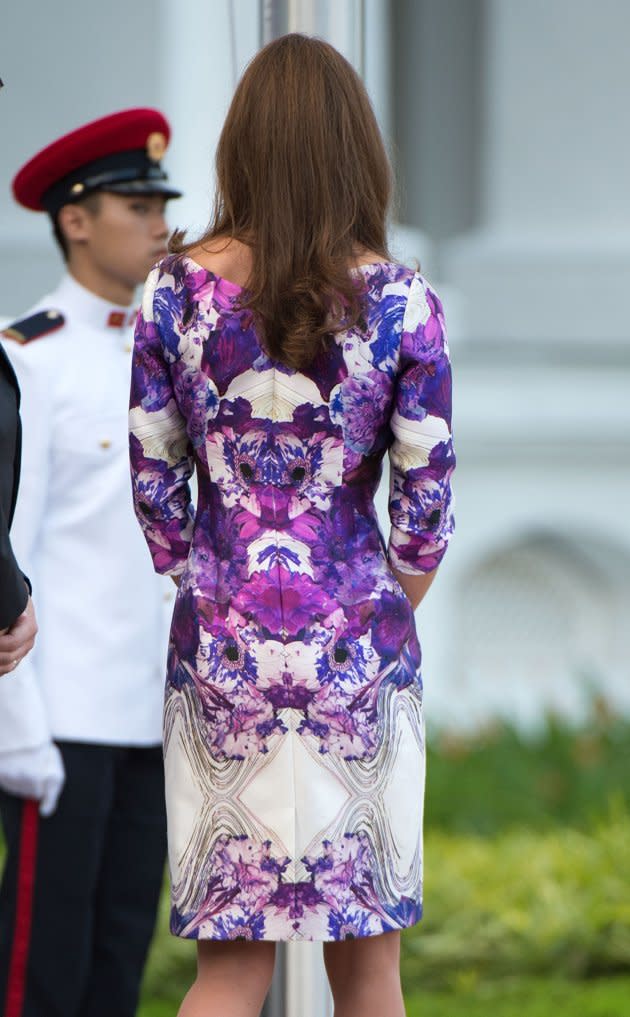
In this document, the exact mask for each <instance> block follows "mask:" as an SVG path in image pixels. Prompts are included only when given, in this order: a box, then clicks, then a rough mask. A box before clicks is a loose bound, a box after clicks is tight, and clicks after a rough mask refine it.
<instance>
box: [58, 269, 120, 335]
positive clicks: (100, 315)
mask: <svg viewBox="0 0 630 1017" xmlns="http://www.w3.org/2000/svg"><path fill="white" fill-rule="evenodd" d="M51 296H52V298H53V299H55V300H58V301H59V303H60V304H62V305H65V306H67V307H68V309H72V317H73V319H76V320H79V321H82V322H84V323H85V324H86V325H90V326H91V327H92V328H97V329H103V330H105V329H107V330H108V331H110V330H111V331H112V332H113V333H114V334H115V333H117V332H120V331H121V329H125V328H128V327H129V326H130V325H133V324H134V322H135V318H136V308H135V307H134V306H133V305H131V304H130V305H129V306H127V307H123V306H121V305H120V304H112V303H110V301H109V300H104V299H103V297H99V296H97V295H96V293H92V291H91V290H88V289H86V288H85V286H82V285H81V283H79V282H77V280H76V279H75V278H74V276H72V275H70V273H69V272H68V273H66V275H64V277H63V279H62V280H61V282H60V284H59V286H58V287H57V289H56V290H55V292H54V293H52V294H51Z"/></svg>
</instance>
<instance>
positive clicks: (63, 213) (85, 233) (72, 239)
mask: <svg viewBox="0 0 630 1017" xmlns="http://www.w3.org/2000/svg"><path fill="white" fill-rule="evenodd" d="M91 218H92V216H91V215H90V213H89V211H88V210H87V208H82V207H81V205H64V206H63V208H60V209H59V214H58V216H57V221H58V223H59V226H60V229H61V230H62V232H63V235H64V237H65V238H66V240H67V241H68V243H70V244H82V243H85V241H86V240H88V239H89V235H90V220H91Z"/></svg>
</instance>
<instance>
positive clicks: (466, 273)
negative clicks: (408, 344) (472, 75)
mask: <svg viewBox="0 0 630 1017" xmlns="http://www.w3.org/2000/svg"><path fill="white" fill-rule="evenodd" d="M486 10H487V18H486V22H485V24H486V40H485V58H484V64H483V68H484V82H483V89H482V105H483V109H482V111H481V117H480V122H481V130H482V132H483V137H482V145H481V152H482V166H481V174H480V178H481V188H482V193H481V202H480V212H481V216H480V222H479V225H478V228H477V229H476V230H475V231H474V232H473V233H471V234H470V235H469V236H467V237H464V238H460V239H459V240H458V241H457V242H456V243H454V244H453V245H452V247H451V249H450V252H449V255H448V256H447V258H446V260H445V261H444V268H445V276H446V277H447V278H448V279H449V282H452V283H454V284H455V285H457V287H458V288H460V289H461V291H462V293H463V294H464V295H465V297H466V298H467V300H466V317H467V328H466V331H467V334H468V335H469V336H471V337H473V338H480V339H491V340H501V341H502V340H513V341H517V342H519V341H529V340H531V338H532V337H539V338H540V339H545V340H551V339H553V341H554V342H558V341H562V340H566V341H567V342H569V343H574V342H576V341H580V340H583V341H588V340H591V339H593V338H594V337H599V338H606V339H608V340H620V341H621V340H623V339H624V338H625V337H626V336H627V317H628V316H627V280H628V276H629V270H630V181H629V179H628V171H627V168H628V165H629V163H630V133H629V132H628V131H627V130H625V128H624V124H625V123H626V120H627V96H628V93H629V91H630V64H629V63H628V60H627V40H628V32H629V31H630V7H629V6H628V4H627V2H626V0H601V2H600V3H599V4H598V6H597V9H596V12H595V11H594V9H593V5H592V3H591V2H590V0H554V2H553V3H549V2H548V0H528V2H527V3H522V2H521V0H488V2H487V8H486ZM489 303H491V304H492V308H493V313H492V316H491V317H490V316H489V315H488V313H487V307H488V306H489Z"/></svg>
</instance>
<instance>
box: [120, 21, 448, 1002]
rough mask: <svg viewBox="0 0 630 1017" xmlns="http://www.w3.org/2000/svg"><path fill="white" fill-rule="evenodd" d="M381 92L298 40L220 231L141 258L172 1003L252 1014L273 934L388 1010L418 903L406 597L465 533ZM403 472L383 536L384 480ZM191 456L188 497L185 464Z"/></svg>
mask: <svg viewBox="0 0 630 1017" xmlns="http://www.w3.org/2000/svg"><path fill="white" fill-rule="evenodd" d="M390 187H391V185H390V170H389V165H388V161H387V157H386V154H385V151H384V147H383V143H382V140H381V138H380V135H379V131H378V127H377V125H376V121H375V118H374V114H373V112H372V109H371V106H370V103H369V100H368V98H367V95H366V92H365V89H364V87H363V85H362V83H361V81H360V79H359V78H358V76H357V75H356V73H355V72H354V70H353V69H352V67H351V66H350V65H349V64H348V63H347V62H346V61H345V60H344V59H343V57H341V56H340V55H339V53H337V52H336V51H335V50H334V49H333V48H332V47H331V46H329V45H327V44H326V43H324V42H321V41H318V40H314V39H309V38H306V37H304V36H300V35H288V36H285V37H283V38H281V39H279V40H277V41H276V42H273V43H271V44H270V45H269V46H267V47H266V48H265V49H263V50H262V51H261V52H260V53H259V54H258V55H257V56H256V57H255V59H254V60H253V61H252V62H251V64H250V65H249V67H248V68H247V70H246V72H245V74H244V76H243V78H242V80H241V82H240V84H239V86H238V88H237V90H236V94H235V96H234V99H233V102H232V105H231V108H230V110H229V113H228V116H227V119H226V122H225V126H224V129H223V132H222V135H221V139H220V142H219V147H218V152H217V197H216V207H215V212H214V218H213V221H212V223H211V226H210V228H209V229H208V231H207V232H206V234H205V235H204V236H203V237H202V238H201V239H200V240H198V241H196V242H195V243H190V244H186V243H185V242H184V238H183V236H182V235H181V234H179V235H176V236H175V237H174V238H173V241H172V243H171V253H170V255H169V256H168V257H167V258H165V259H164V260H163V261H162V262H161V263H160V264H159V265H158V266H157V267H156V268H155V269H154V270H153V272H152V273H151V275H150V277H149V279H148V281H147V284H146V288H145V293H144V299H143V304H142V312H141V314H140V316H139V320H138V325H137V330H136V343H135V354H134V368H133V383H132V393H131V415H130V421H131V460H132V475H133V484H134V497H135V504H136V510H137V515H138V519H139V521H140V524H141V526H142V528H143V530H144V533H145V536H146V539H147V542H148V545H149V548H150V551H151V554H152V556H153V560H154V564H155V567H156V569H157V571H158V572H162V573H165V574H167V575H171V576H172V577H173V578H174V580H175V582H176V583H177V585H178V587H179V590H178V595H177V601H176V605H175V609H174V615H173V623H172V629H171V643H170V650H169V658H168V675H167V689H166V702H165V719H164V743H165V768H166V794H167V807H168V824H169V861H170V869H171V881H172V912H171V928H172V931H173V932H174V933H175V935H179V936H185V937H190V938H194V939H197V940H198V976H197V980H196V982H195V983H194V985H193V986H192V988H191V990H190V992H189V993H188V995H187V996H186V999H185V1000H184V1002H183V1004H182V1008H181V1010H180V1017H214V1015H216V1017H228V1015H229V1017H254V1015H256V1014H258V1013H259V1011H260V1008H261V1006H262V1004H263V1001H264V998H265V994H266V992H267V988H268V986H269V982H270V979H271V974H272V969H273V959H274V942H277V941H281V940H285V941H286V940H290V941H299V940H320V941H323V942H324V944H325V945H324V956H325V962H326V968H327V971H328V975H329V978H330V983H331V987H332V992H333V996H334V1000H335V1015H336V1017H355V1015H356V1017H359V1015H360V1017H400V1015H402V1014H404V1005H403V1000H402V993H401V988H400V978H399V962H398V961H399V938H400V930H401V929H403V928H405V927H407V926H409V925H411V924H413V923H415V922H416V921H418V920H419V918H420V916H421V910H422V802H423V787H424V739H423V719H422V684H421V679H420V670H419V666H420V649H419V645H418V640H417V636H416V630H415V624H414V609H415V607H417V605H418V604H419V602H420V600H421V599H422V597H423V596H424V594H425V593H426V591H427V590H428V588H429V586H430V584H431V582H432V580H433V577H434V575H435V571H436V568H437V566H438V563H439V561H440V559H441V557H442V555H443V554H444V551H445V549H446V545H447V542H448V538H449V536H450V533H451V531H452V527H453V522H452V514H451V495H450V475H451V472H452V469H453V466H454V457H453V451H452V445H451V437H450V391H451V386H450V368H449V362H448V354H447V348H446V340H445V334H444V322H443V316H442V308H441V305H440V302H439V300H438V298H437V297H436V296H435V294H434V293H433V292H432V290H431V289H430V288H429V286H428V285H427V283H426V282H425V281H424V280H423V279H422V277H421V276H420V275H419V274H418V273H417V272H415V271H413V270H411V269H408V268H406V267H405V266H403V265H400V264H398V263H396V262H394V261H392V260H390V258H389V255H388V251H387V240H386V218H387V210H388V203H389V198H390ZM385 452H388V453H389V459H390V468H391V485H390V502H389V506H390V517H391V533H390V536H389V543H388V545H387V546H386V545H385V543H384V541H383V538H382V536H381V533H380V531H379V526H378V522H377V518H376V512H375V509H374V501H373V499H374V493H375V491H376V488H377V486H378V483H379V479H380V475H381V466H382V459H383V456H384V454H385ZM194 470H196V473H197V481H198V498H197V504H196V506H195V509H194V511H193V507H192V503H191V492H190V488H189V484H188V481H189V478H190V476H191V474H192V472H193V471H194Z"/></svg>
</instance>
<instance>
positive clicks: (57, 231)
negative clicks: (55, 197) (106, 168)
mask: <svg viewBox="0 0 630 1017" xmlns="http://www.w3.org/2000/svg"><path fill="white" fill-rule="evenodd" d="M73 204H74V205H82V206H83V208H87V210H88V212H90V213H91V214H92V215H96V214H97V212H98V210H99V208H100V205H101V192H100V191H93V192H92V194H87V195H86V196H85V198H82V199H81V201H75V202H73ZM59 211H61V209H60V210H59ZM52 231H53V236H54V238H55V242H56V244H57V247H58V248H59V250H60V251H61V256H62V258H63V260H64V261H65V262H66V264H67V262H68V258H69V257H70V246H69V244H68V241H67V240H66V238H65V236H64V232H63V230H62V229H61V226H60V225H59V212H57V214H56V215H55V216H53V217H52Z"/></svg>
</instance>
